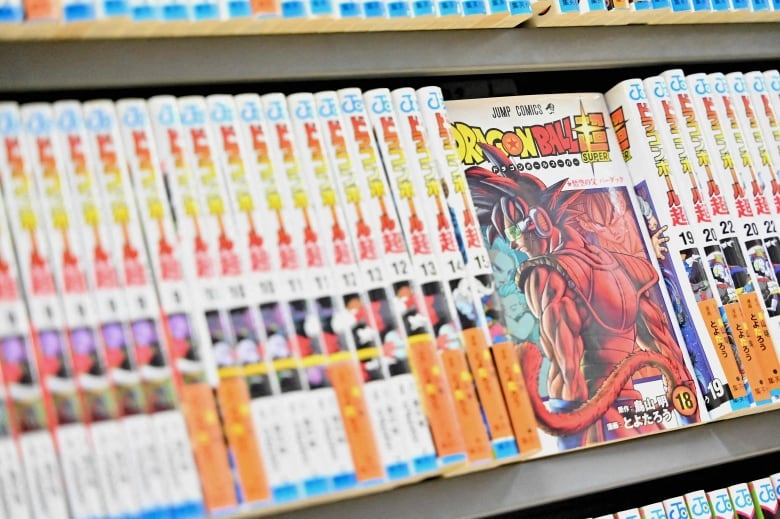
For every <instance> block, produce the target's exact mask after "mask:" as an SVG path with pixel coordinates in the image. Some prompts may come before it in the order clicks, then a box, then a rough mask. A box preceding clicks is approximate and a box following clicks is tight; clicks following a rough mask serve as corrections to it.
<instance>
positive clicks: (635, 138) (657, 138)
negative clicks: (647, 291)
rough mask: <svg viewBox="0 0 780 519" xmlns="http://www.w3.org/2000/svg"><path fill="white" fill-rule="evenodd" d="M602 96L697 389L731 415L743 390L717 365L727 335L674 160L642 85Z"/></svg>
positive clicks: (628, 84) (712, 408) (712, 406)
mask: <svg viewBox="0 0 780 519" xmlns="http://www.w3.org/2000/svg"><path fill="white" fill-rule="evenodd" d="M606 97H607V103H608V105H609V107H610V110H611V118H612V122H613V125H614V127H615V130H616V133H617V136H618V141H619V142H620V143H621V149H622V151H623V158H624V160H625V161H626V164H627V165H628V169H629V171H630V174H631V177H632V179H633V183H634V188H635V191H636V194H637V197H638V199H639V205H640V210H641V213H642V216H643V220H644V223H645V225H646V227H647V230H648V233H649V235H650V237H651V241H652V247H653V252H654V254H655V255H656V258H657V260H658V262H659V264H660V267H661V273H662V280H663V283H662V288H663V289H664V290H665V291H666V292H667V293H668V294H669V299H670V301H671V304H672V306H671V310H672V312H671V313H672V314H673V315H674V317H675V319H676V321H677V323H678V325H679V326H680V329H681V332H682V336H683V338H684V343H685V346H686V349H687V352H688V357H689V358H690V359H691V363H692V364H693V372H694V373H695V374H696V380H697V386H698V388H699V390H700V391H701V393H702V394H703V395H704V400H705V402H706V407H707V410H708V411H709V412H710V414H711V415H714V416H718V415H720V414H724V413H727V412H731V401H732V399H733V398H734V396H735V395H736V396H737V397H738V398H743V399H744V400H743V401H745V402H746V399H745V397H746V395H747V392H746V390H745V388H744V385H743V384H742V383H741V375H740V373H739V371H738V370H737V367H736V363H734V364H733V366H731V365H729V366H731V367H732V368H733V369H732V371H731V372H730V373H731V377H729V378H727V376H726V373H725V372H724V370H723V366H722V365H721V364H720V362H719V360H718V359H719V356H721V355H722V354H721V353H720V352H723V351H725V353H726V355H728V354H729V353H730V352H731V345H730V343H729V336H728V335H727V333H726V330H725V327H724V324H723V320H722V317H721V314H720V312H719V310H718V304H717V302H716V301H715V299H714V296H713V295H712V293H711V291H710V289H709V286H708V283H707V281H706V274H705V269H704V265H703V264H702V257H704V255H703V254H702V252H701V245H700V244H699V243H698V241H699V240H698V239H697V236H696V235H695V234H694V232H693V230H692V229H691V228H690V226H689V224H688V222H689V220H688V218H687V214H686V212H685V210H684V209H683V206H682V204H681V200H680V195H679V194H678V192H679V190H678V189H677V186H676V184H675V183H674V182H673V180H672V177H671V168H672V167H673V166H672V162H671V159H670V157H669V154H668V152H667V150H666V147H665V146H664V142H663V141H662V137H661V135H660V133H659V130H658V125H657V123H656V121H655V119H654V117H653V113H652V109H651V106H650V103H649V102H648V99H647V95H646V93H645V89H644V85H643V84H642V81H641V80H628V81H625V82H623V83H620V84H619V85H617V86H616V87H614V88H613V89H612V90H610V91H609V92H608V93H607V96H606ZM732 355H733V354H732Z"/></svg>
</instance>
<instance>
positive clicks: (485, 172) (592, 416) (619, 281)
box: [447, 93, 701, 453]
mask: <svg viewBox="0 0 780 519" xmlns="http://www.w3.org/2000/svg"><path fill="white" fill-rule="evenodd" d="M616 104H617V103H616ZM614 108H615V107H613V109H614ZM447 111H448V113H449V115H450V118H451V119H452V123H453V135H454V136H455V141H456V143H457V145H458V153H459V157H460V161H461V162H462V163H463V164H464V166H466V178H467V180H468V183H469V188H470V190H471V196H472V198H473V201H474V204H475V206H476V209H477V215H478V217H479V223H480V226H481V229H482V232H483V238H484V240H485V244H486V246H488V247H489V248H491V249H497V250H501V251H503V252H504V253H505V254H507V255H508V256H509V258H510V259H512V260H513V265H514V266H513V267H510V270H511V271H514V274H512V273H510V274H509V275H508V276H507V274H503V276H504V279H505V282H504V284H506V285H509V286H508V287H507V288H506V289H503V290H502V289H501V288H500V289H499V294H500V295H501V297H502V300H503V301H504V304H511V303H512V300H511V298H518V299H519V300H520V301H522V302H523V303H524V304H525V306H526V311H525V313H526V314H527V316H526V317H525V320H524V321H525V324H524V328H525V329H524V330H522V334H523V337H519V338H518V342H520V351H519V353H520V361H521V369H522V372H523V375H524V377H525V381H526V385H527V387H528V392H529V394H530V397H531V401H532V404H533V408H534V412H535V415H536V419H537V421H538V423H539V431H540V436H541V438H542V447H543V450H542V452H543V453H552V452H559V451H564V450H570V449H574V448H579V447H585V446H590V445H596V444H600V443H602V442H606V441H613V440H619V439H624V438H630V437H635V436H641V435H644V434H650V433H652V432H656V431H661V430H666V429H670V428H675V427H679V426H680V425H683V424H686V423H691V422H698V421H699V420H700V419H701V418H700V416H701V412H700V405H699V402H700V400H699V397H698V396H697V389H696V387H695V386H694V384H693V377H692V375H691V372H690V371H689V369H688V367H687V360H686V355H685V353H684V352H683V351H682V349H681V347H682V340H681V339H679V338H678V335H677V333H678V332H677V331H676V329H675V328H674V327H673V326H672V324H671V322H670V315H669V314H668V313H667V312H668V310H667V308H670V305H668V303H667V300H666V299H665V297H666V296H665V295H664V294H663V292H662V291H661V287H660V285H659V281H660V276H659V275H658V267H657V266H656V265H657V263H655V261H654V260H653V258H652V257H651V254H652V253H653V251H651V248H650V245H648V244H650V243H651V242H650V240H649V237H648V236H647V231H646V229H645V227H644V225H642V222H640V218H641V216H640V215H641V212H640V206H639V203H638V201H637V199H636V197H635V194H634V192H633V189H632V188H633V184H632V182H631V177H630V176H629V173H628V171H627V170H626V166H625V164H624V162H623V161H622V159H621V156H620V153H621V149H622V148H621V143H622V140H621V141H619V140H618V138H616V136H615V133H614V131H613V127H612V123H611V121H610V113H609V112H608V111H607V107H606V104H605V102H604V98H603V97H602V96H601V95H599V94H587V93H585V94H567V95H549V96H516V97H504V98H495V99H475V100H466V101H450V102H448V103H447ZM632 115H633V114H632ZM634 118H636V116H634ZM637 120H638V119H637ZM622 130H623V132H624V133H625V128H623V129H622ZM640 130H641V128H640ZM623 137H625V135H623ZM659 221H660V220H659ZM662 244H665V243H662ZM606 265H609V266H608V267H607V266H606ZM498 275H499V273H498V272H497V276H498ZM537 276H542V278H537ZM546 276H552V278H550V280H551V282H552V280H555V281H554V282H555V283H559V284H560V285H557V286H560V290H561V291H560V292H559V294H560V297H562V298H563V299H561V303H562V304H563V303H564V301H566V303H565V305H564V306H563V307H561V308H560V311H563V310H564V309H565V308H568V312H572V311H574V308H581V309H583V310H582V312H585V313H584V314H582V313H577V314H576V315H575V314H571V315H570V316H569V317H565V318H564V317H562V316H561V314H557V316H556V317H555V319H553V320H550V319H551V318H552V316H553V314H552V313H549V312H551V311H553V312H555V313H557V312H558V310H554V309H553V308H549V309H548V308H547V307H546V305H545V304H542V301H544V300H546V299H545V298H546V295H545V293H546V291H547V290H550V289H552V287H553V285H548V284H547V281H544V279H546ZM602 276H606V277H602ZM537 279H538V281H540V283H537ZM640 280H641V281H640ZM580 286H582V287H584V286H588V287H590V288H588V289H585V290H583V289H581V288H578V287H580ZM596 287H598V288H596ZM617 287H625V288H626V289H625V290H624V289H622V288H620V289H618V288H617ZM629 287H631V288H629ZM613 290H619V292H614V293H613ZM607 302H608V303H607ZM602 305H608V306H602ZM607 308H609V310H607ZM629 309H630V310H629ZM626 312H627V313H626ZM581 315H589V316H592V317H593V319H591V318H589V319H588V320H586V321H585V320H581V319H580V317H579V316H581ZM604 315H615V316H617V315H623V316H625V320H623V321H622V322H621V325H620V326H619V327H616V326H614V323H613V324H610V323H609V322H607V321H604V320H602V319H601V317H598V318H597V317H596V316H604ZM561 326H565V327H566V328H565V329H567V330H569V331H568V332H567V334H565V335H561V334H560V333H557V332H556V333H551V331H552V330H553V329H555V330H561ZM645 326H649V327H650V328H652V329H653V330H654V331H653V333H651V334H649V335H646V336H645V338H644V339H642V341H636V340H635V339H637V338H638V337H639V336H638V335H635V332H636V331H638V330H642V329H644V328H645ZM569 333H571V335H569ZM597 337H598V338H597ZM586 338H587V339H586ZM591 338H592V340H591ZM626 339H627V340H626ZM613 340H614V341H616V342H615V344H616V345H618V344H619V345H620V346H619V351H620V353H619V354H618V353H617V351H615V352H614V355H611V356H610V358H609V360H608V361H607V359H606V358H603V357H602V356H601V353H600V352H601V348H602V345H603V344H604V341H613ZM645 340H646V341H648V343H647V344H648V346H647V347H646V348H645V346H642V345H640V344H643V343H644V341H645ZM560 341H564V342H560ZM564 344H570V345H571V346H574V349H572V350H566V353H564V350H561V349H559V346H563V345H564ZM651 352H652V353H651ZM650 357H653V359H652V360H651V359H650ZM590 358H599V359H602V360H600V361H599V362H598V363H593V364H591V363H590V362H589V361H586V360H584V359H590ZM648 363H652V364H654V365H656V366H659V365H660V366H664V370H663V372H661V371H655V370H644V369H642V367H645V366H647V365H648ZM564 366H578V368H577V369H564ZM602 370H603V371H602ZM640 370H641V373H640ZM607 373H611V374H612V376H609V377H607ZM617 373H620V376H619V377H616V376H615V375H616V374H617ZM613 376H615V377H614V378H613Z"/></svg>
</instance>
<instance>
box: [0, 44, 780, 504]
mask: <svg viewBox="0 0 780 519" xmlns="http://www.w3.org/2000/svg"><path fill="white" fill-rule="evenodd" d="M779 43H780V42H779ZM726 44H727V43H726ZM509 51H512V50H507V52H509ZM516 52H522V49H517V50H516ZM119 59H121V58H119ZM670 68H682V69H683V70H684V71H685V72H686V73H697V72H724V73H727V72H732V71H742V72H748V71H751V70H768V69H775V68H780V60H774V61H758V62H757V61H742V62H721V63H708V64H703V65H693V64H681V65H679V66H675V65H663V66H642V67H626V68H610V69H594V70H561V71H542V72H521V73H514V74H498V75H495V74H494V75H490V76H483V75H462V76H439V77H421V78H412V77H392V78H372V79H355V78H351V79H344V80H317V81H294V82H263V83H251V82H246V83H232V84H226V83H219V82H215V83H212V84H203V85H185V86H177V85H157V86H154V85H152V86H144V87H142V88H135V87H134V88H127V89H121V88H120V89H117V88H111V89H95V90H48V91H32V92H29V91H28V92H0V101H3V100H12V101H17V102H20V103H26V102H35V101H48V102H52V101H56V100H60V99H77V100H89V99H97V98H107V99H114V100H116V99H121V98H127V97H141V98H149V97H152V96H154V95H160V94H170V95H177V96H179V95H209V94H216V93H226V94H239V93H245V92H256V93H259V94H263V93H269V92H282V93H285V94H291V93H294V92H300V91H308V92H317V91H320V90H334V89H338V88H346V87H359V88H362V89H364V90H368V89H371V88H379V87H384V88H390V89H392V88H398V87H413V88H418V87H422V86H427V85H438V86H440V87H442V89H443V91H444V96H445V99H467V98H479V97H497V96H505V95H518V94H519V95H528V94H551V93H566V92H602V93H603V92H606V91H607V90H609V89H610V88H611V87H612V86H614V85H615V84H617V83H619V82H620V81H623V80H625V79H629V78H634V77H648V76H652V75H656V74H659V73H661V72H663V71H664V70H668V69H670ZM778 442H780V434H778ZM637 447H641V445H639V444H637ZM625 462H626V463H632V460H631V459H626V461H625ZM594 470H599V468H598V467H594ZM604 470H608V467H604ZM777 472H780V452H775V453H771V454H766V455H764V456H760V457H754V458H748V459H744V460H741V461H738V462H733V463H729V464H725V465H720V466H716V467H710V468H706V469H701V470H696V471H692V472H688V473H684V474H679V475H676V476H671V477H666V478H663V479H658V480H653V481H650V482H646V483H641V484H635V485H629V486H625V487H622V488H618V489H614V490H609V491H604V492H600V493H597V494H592V495H587V496H582V497H576V498H572V499H569V500H566V501H562V502H557V503H552V504H548V505H544V506H539V507H535V508H530V509H526V510H522V511H518V512H511V513H506V514H501V515H494V516H485V517H484V519H487V518H492V519H513V518H520V519H584V518H586V517H597V516H600V515H604V514H608V513H615V512H618V511H621V510H624V509H628V508H634V507H638V506H642V505H644V504H649V503H652V502H656V501H661V500H663V499H667V498H669V497H674V496H677V495H681V494H684V493H686V492H691V491H694V490H700V489H705V490H712V489H716V488H722V487H725V486H728V485H731V484H735V483H740V482H745V481H748V480H751V479H757V478H760V477H765V476H768V475H770V474H774V473H777ZM581 477H582V478H588V477H589V474H587V473H584V474H581ZM523 490H524V489H517V491H520V492H521V491H523ZM528 491H529V492H533V489H528ZM307 516H309V514H307ZM381 516H382V514H381V510H377V515H376V517H381ZM310 517H313V518H314V517H317V513H316V508H314V509H311V514H310ZM345 519H348V518H346V517H345ZM361 519H362V518H361ZM410 519H411V518H410ZM420 519H424V518H420Z"/></svg>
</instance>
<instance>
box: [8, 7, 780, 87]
mask: <svg viewBox="0 0 780 519" xmlns="http://www.w3.org/2000/svg"><path fill="white" fill-rule="evenodd" d="M2 40H3V38H2V37H0V70H3V71H6V72H10V71H13V73H3V74H0V93H7V92H14V91H17V92H21V91H33V90H34V91H44V90H67V89H97V88H100V89H112V88H113V89H117V88H122V89H128V88H133V87H147V86H170V85H178V86H186V85H203V84H209V85H213V88H214V89H215V90H216V88H217V86H218V85H219V84H220V83H222V84H235V83H262V82H279V81H288V82H301V83H303V82H309V81H315V80H319V81H335V80H347V79H354V80H365V79H372V78H374V79H376V78H391V77H392V78H420V77H441V76H474V75H486V74H503V73H519V72H538V71H561V70H582V69H597V68H600V69H604V68H611V69H621V68H624V67H637V66H649V65H678V66H679V65H685V64H704V63H715V62H748V61H764V60H778V59H780V46H778V45H777V42H779V41H780V23H765V24H724V25H695V26H684V27H682V26H615V27H572V28H550V29H533V28H520V29H492V30H457V31H413V32H377V33H357V34H303V35H259V36H224V37H223V36H217V37H187V36H182V37H178V38H159V39H132V38H115V39H105V40H89V39H87V40H85V39H81V40H73V39H69V40H53V41H36V40H5V41H2ZM724 41H727V42H728V45H724V43H723V42H724ZM540 93H541V92H540Z"/></svg>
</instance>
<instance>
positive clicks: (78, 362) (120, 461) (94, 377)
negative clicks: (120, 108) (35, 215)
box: [21, 103, 161, 517]
mask: <svg viewBox="0 0 780 519" xmlns="http://www.w3.org/2000/svg"><path fill="white" fill-rule="evenodd" d="M78 108H79V109H80V107H78ZM21 117H22V124H23V125H24V126H25V128H27V131H28V133H29V135H30V137H31V139H33V140H34V141H35V146H33V147H31V149H30V151H31V152H30V154H29V157H30V171H31V173H32V181H33V184H34V186H35V187H36V188H37V190H38V193H39V195H40V196H39V198H38V203H39V204H40V205H39V210H40V212H39V216H40V217H41V227H42V228H43V229H44V230H45V237H46V239H47V241H48V245H49V250H50V254H51V267H52V275H53V278H54V282H55V283H56V285H57V287H58V290H59V294H60V300H61V302H62V309H63V319H64V323H65V329H66V333H67V336H68V339H69V340H68V344H69V345H70V347H71V351H70V352H68V355H70V357H71V358H72V359H73V372H74V375H75V383H76V388H77V391H78V392H79V398H80V400H81V402H82V405H83V406H84V419H85V423H86V424H87V425H88V427H89V432H90V437H91V440H92V444H93V446H94V452H95V456H96V457H95V461H96V463H97V468H98V471H99V474H100V477H99V478H97V481H98V484H99V485H100V488H101V500H102V501H103V503H104V504H105V507H106V510H107V512H108V515H109V516H112V517H116V516H121V515H127V514H137V513H141V511H142V509H143V508H144V507H143V506H142V503H141V501H140V499H139V496H138V495H137V492H136V490H137V487H138V485H139V484H140V478H141V475H140V474H139V471H138V470H137V467H134V466H133V463H132V460H131V459H129V457H127V456H126V452H127V451H126V449H127V445H128V444H132V440H131V439H128V438H127V437H126V431H125V428H124V427H123V425H122V423H121V422H120V421H119V417H120V415H119V412H118V408H117V407H118V406H117V400H116V394H115V392H114V388H113V387H112V385H111V383H110V380H109V378H108V373H107V369H106V365H105V357H104V352H103V348H102V345H101V343H100V341H99V335H98V330H99V328H98V322H97V315H96V311H95V307H94V306H93V305H94V301H93V298H92V294H91V292H90V288H91V287H90V283H89V281H88V279H87V275H86V272H87V269H88V261H87V260H86V257H85V254H84V250H83V248H82V243H81V239H80V233H77V232H76V229H78V227H76V226H75V225H73V224H74V223H75V221H74V220H73V219H72V218H71V214H72V207H71V204H70V200H69V198H68V197H67V195H68V182H67V179H66V176H65V175H66V168H65V164H66V163H67V161H66V160H63V159H64V158H65V157H64V154H63V153H62V152H63V151H64V150H63V149H62V148H61V147H60V146H59V139H56V137H55V132H57V126H59V124H57V123H59V121H58V120H57V121H55V113H54V110H53V107H52V106H51V105H49V104H45V103H33V104H27V105H24V106H22V108H21ZM145 504H147V505H149V506H148V507H147V508H149V509H152V508H154V504H152V503H145ZM160 505H161V504H160V503H158V504H157V506H160ZM91 506H93V507H94V508H93V510H95V511H96V510H101V509H102V508H103V505H101V504H100V502H99V501H96V502H95V503H92V505H91ZM93 513H94V512H93Z"/></svg>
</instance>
